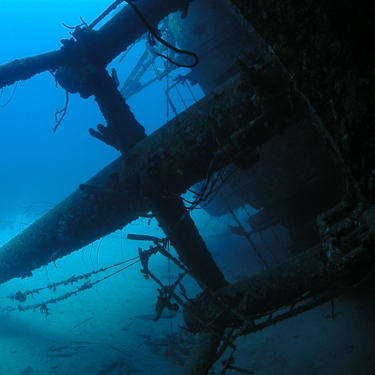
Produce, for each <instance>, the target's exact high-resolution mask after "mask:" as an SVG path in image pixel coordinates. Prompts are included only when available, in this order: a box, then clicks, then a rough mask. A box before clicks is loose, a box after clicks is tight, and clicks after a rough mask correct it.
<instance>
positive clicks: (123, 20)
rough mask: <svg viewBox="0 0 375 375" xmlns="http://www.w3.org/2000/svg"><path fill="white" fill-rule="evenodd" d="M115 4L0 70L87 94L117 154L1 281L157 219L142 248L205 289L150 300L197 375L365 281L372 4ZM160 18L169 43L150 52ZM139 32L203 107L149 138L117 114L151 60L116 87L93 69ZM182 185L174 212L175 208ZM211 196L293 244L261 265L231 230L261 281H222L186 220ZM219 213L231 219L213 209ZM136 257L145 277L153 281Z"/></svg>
mask: <svg viewBox="0 0 375 375" xmlns="http://www.w3.org/2000/svg"><path fill="white" fill-rule="evenodd" d="M125 2H126V3H127V4H128V6H125V7H123V9H121V11H119V12H118V13H116V15H114V16H113V17H112V18H111V19H110V20H109V21H107V22H106V23H105V24H104V25H103V26H101V27H100V28H97V29H96V28H95V26H96V24H97V22H99V20H101V19H102V18H103V17H104V16H106V15H108V14H109V13H110V12H111V11H112V10H114V9H116V7H117V6H119V5H120V4H121V3H123V1H115V2H114V3H113V4H112V5H111V6H110V7H109V8H108V10H107V11H105V12H104V13H103V14H102V15H101V16H99V17H98V20H95V21H93V22H92V23H91V24H84V25H80V26H77V27H75V29H74V30H73V31H72V37H71V38H70V39H63V40H62V41H61V42H62V46H61V48H60V49H59V50H56V51H52V52H46V53H44V54H41V55H37V56H32V57H27V58H24V59H21V60H14V61H11V62H9V63H8V64H5V65H3V66H0V87H5V86H9V85H12V84H14V83H15V82H17V81H19V80H28V79H32V78H33V76H34V75H36V74H38V73H40V72H43V71H50V72H52V73H53V75H54V76H55V79H56V81H57V82H58V84H59V85H61V87H62V88H64V89H65V90H66V93H67V98H68V95H70V94H72V93H78V94H79V95H80V96H81V97H82V98H88V97H91V96H94V98H95V100H96V102H97V104H98V106H99V108H100V110H101V112H102V114H103V116H104V118H105V120H106V124H98V125H97V124H92V129H90V134H91V135H92V136H94V137H95V138H98V139H99V140H100V141H103V142H105V143H106V144H107V145H108V147H115V148H116V149H117V150H119V151H120V152H121V155H122V156H121V157H120V158H118V159H117V160H116V161H114V162H113V163H111V164H110V165H108V166H107V167H106V168H105V169H103V170H102V171H100V172H99V173H98V174H97V175H95V176H93V177H92V179H90V180H89V181H82V184H81V185H80V186H79V187H78V188H77V190H76V191H75V192H73V193H72V194H71V195H70V196H68V197H67V198H66V199H65V200H63V201H62V202H61V203H59V204H58V205H57V206H56V207H54V208H53V209H51V210H50V211H49V212H47V213H46V214H45V215H44V216H43V217H41V218H40V219H39V220H37V221H36V222H35V223H33V224H32V225H30V226H29V227H27V228H26V229H24V230H23V231H22V232H21V233H20V234H19V235H17V236H16V237H14V238H13V239H12V240H10V241H9V242H8V243H6V244H5V245H3V246H2V247H1V248H0V282H1V283H5V282H7V281H9V280H11V279H13V278H16V277H22V278H23V277H27V276H30V275H31V274H32V271H33V270H34V269H36V268H39V267H41V266H44V265H46V264H48V263H50V262H53V261H55V260H56V259H58V258H61V257H63V256H65V255H67V254H69V253H71V252H73V251H76V250H79V249H80V248H82V247H83V246H86V245H87V244H90V243H92V242H93V241H95V240H97V239H99V238H101V237H103V236H106V235H108V234H110V233H112V232H114V231H116V230H117V229H121V228H124V227H125V226H126V225H128V224H130V223H131V222H132V221H134V220H136V219H138V218H139V217H153V218H156V220H157V222H158V225H159V226H160V227H161V229H162V230H163V232H164V234H165V237H166V238H165V239H158V238H149V239H150V240H151V241H153V242H154V243H155V249H156V250H155V251H160V252H161V253H162V254H164V255H166V256H168V254H167V253H166V252H165V243H166V242H169V243H170V244H171V246H173V247H174V249H175V251H176V253H177V255H178V259H175V258H173V259H172V260H173V261H175V262H176V263H177V264H178V265H179V266H180V267H181V269H182V270H183V271H181V272H184V273H188V274H189V275H191V276H192V277H193V278H194V279H195V280H196V281H197V283H198V284H199V286H200V287H201V289H202V293H200V294H199V295H198V296H197V297H196V298H195V299H194V300H189V299H182V298H181V297H179V296H178V295H177V294H176V293H175V289H174V288H176V287H177V285H178V282H176V284H175V285H174V288H169V289H163V287H162V291H161V292H160V296H159V299H158V301H159V302H160V303H161V306H159V308H160V311H158V312H160V314H161V312H162V310H163V309H168V310H171V311H173V310H174V309H177V308H183V310H184V319H185V324H186V327H187V329H189V330H190V331H193V332H194V333H199V339H198V340H197V342H196V344H195V346H194V349H193V350H192V352H191V353H190V356H189V357H188V359H187V361H186V363H185V365H184V367H183V370H182V374H185V375H188V374H191V375H206V374H208V373H209V371H210V368H211V366H212V364H213V362H214V361H216V360H217V359H218V358H219V357H220V353H222V352H223V351H224V349H225V348H231V349H233V352H234V351H235V349H236V347H235V339H236V338H237V337H239V336H241V335H247V334H250V333H251V332H255V331H257V330H259V329H262V328H264V327H265V326H267V325H273V324H276V323H277V322H278V321H280V320H282V319H286V318H288V317H291V316H294V315H296V314H301V313H303V312H304V311H307V310H309V309H313V308H314V307H315V306H317V305H319V304H322V303H325V302H327V301H332V300H333V299H334V297H335V295H336V293H338V292H339V291H340V288H341V287H342V286H345V287H347V286H349V285H350V286H355V285H357V284H360V283H362V282H371V280H372V278H371V277H372V271H373V269H374V268H375V256H374V245H375V236H374V234H375V221H374V215H375V205H374V204H375V193H374V191H375V190H374V186H375V165H374V145H375V118H374V108H375V103H374V101H375V85H374V74H375V66H374V65H375V63H374V62H375V56H374V53H375V52H374V48H373V46H374V40H375V38H374V33H375V30H374V27H373V24H372V21H373V15H374V12H375V9H374V6H373V4H372V3H371V2H369V1H360V2H355V1H346V2H344V3H343V2H338V1H331V2H326V1H304V2H298V1H291V0H283V1H272V0H263V1H259V0H252V1H241V0H222V1H210V0H195V1H192V0H138V1H134V2H133V1H130V0H129V1H125ZM166 17H168V27H167V28H166V27H165V24H164V27H165V30H164V31H163V33H164V34H165V33H170V38H169V39H170V40H173V43H174V44H173V45H171V43H172V42H171V43H165V44H163V43H160V39H161V40H163V39H162V36H163V33H162V32H160V33H159V32H158V26H157V25H159V27H160V25H161V23H162V22H163V20H165V19H166ZM213 30H214V31H213ZM146 33H148V34H149V36H148V40H149V44H150V45H154V44H157V43H159V44H158V46H159V47H158V48H159V50H157V51H156V52H157V53H156V55H155V54H154V55H153V56H154V58H157V56H160V55H163V54H164V55H166V54H167V52H166V51H167V50H168V49H169V48H170V47H172V50H171V51H172V53H171V54H169V55H168V56H169V60H170V61H171V62H172V63H177V66H185V67H190V69H191V71H190V73H188V74H187V75H186V76H184V77H180V81H179V82H180V83H181V82H185V81H187V82H190V84H195V83H199V84H200V86H201V88H202V90H203V91H204V92H205V94H206V96H205V97H204V98H203V99H201V100H199V101H198V102H197V103H195V104H193V105H192V106H190V107H189V108H187V109H186V110H184V111H183V112H182V113H180V114H177V113H176V114H177V115H176V116H175V117H174V118H173V119H172V120H170V121H169V122H168V123H167V124H165V125H164V126H162V127H161V128H160V129H158V130H157V131H155V132H154V133H153V134H151V135H149V136H146V134H145V130H144V128H143V126H142V124H140V123H139V122H138V121H137V119H136V118H135V117H134V115H133V114H132V113H131V111H130V109H129V106H128V105H127V104H126V101H125V99H127V98H129V97H130V96H132V95H136V94H137V92H139V91H140V90H142V84H141V83H140V81H139V74H140V72H141V70H142V69H143V68H144V64H146V62H145V61H146V60H147V59H148V56H149V52H147V51H146V52H145V56H144V59H143V61H142V62H140V64H139V66H138V67H137V70H134V72H133V74H132V75H131V76H129V79H128V80H127V81H126V82H119V81H118V79H117V77H116V72H108V71H107V69H106V68H107V66H108V64H109V63H110V62H111V61H112V60H113V59H114V58H116V57H118V56H119V55H121V54H123V53H126V51H127V49H128V48H129V47H130V46H131V45H132V44H133V43H134V42H135V41H136V40H138V39H140V38H142V36H143V35H145V34H146ZM176 45H178V48H177V47H175V46H176ZM98 51H100V53H98ZM125 58H126V57H125ZM147 61H148V62H147V63H148V64H149V65H148V66H147V67H149V66H152V60H147ZM175 66H176V65H173V64H170V65H169V67H170V69H171V70H172V69H175ZM159 73H160V72H159ZM159 73H158V72H156V74H159ZM168 73H169V71H165V72H163V74H164V76H165V75H166V74H168ZM160 74H161V73H160ZM159 78H163V77H158V79H159ZM150 84H152V82H150ZM176 84H177V83H176ZM170 105H171V108H172V110H173V103H170ZM57 126H59V123H57V124H56V127H57ZM88 136H89V135H88ZM194 186H195V188H194V189H195V193H196V198H195V200H194V202H192V203H191V205H186V204H185V202H184V200H183V199H182V197H181V196H182V195H183V194H184V193H185V192H186V191H187V190H189V189H192V188H193V187H194ZM223 191H231V192H235V194H236V195H237V196H239V197H241V199H242V201H243V202H246V204H248V205H250V206H251V207H253V208H254V209H255V210H257V213H256V214H254V215H252V216H250V217H249V224H250V226H251V228H252V231H253V232H257V231H258V232H262V231H263V230H266V229H267V228H273V227H274V226H275V225H278V224H281V225H282V226H283V227H284V228H285V230H286V231H287V232H288V233H289V236H290V238H291V240H292V242H293V245H292V247H291V248H290V249H289V254H288V257H286V259H285V260H283V261H281V262H278V263H277V264H276V265H271V264H270V262H269V261H267V260H266V259H265V257H264V256H263V254H262V252H261V251H259V249H257V248H256V246H254V244H253V243H252V240H251V236H250V233H249V232H247V231H246V230H245V229H244V228H243V227H242V226H241V223H240V222H239V223H238V227H235V228H232V230H233V233H236V234H240V235H243V236H245V237H246V238H247V239H248V242H249V248H251V249H252V251H255V252H256V253H257V256H258V257H259V262H260V263H261V264H262V265H263V266H264V271H263V272H260V273H259V274H256V275H255V276H252V277H250V278H247V279H245V280H242V281H239V282H237V283H231V284H229V282H228V281H227V280H226V278H225V277H224V275H223V273H222V272H221V271H220V269H219V267H218V266H217V265H216V263H215V261H214V259H213V257H212V255H211V254H210V252H209V251H208V249H207V246H206V244H205V242H204V240H203V239H202V237H201V236H200V234H199V231H198V229H197V227H196V225H195V223H194V221H193V220H192V218H191V216H190V212H191V210H192V209H194V207H197V206H198V205H204V204H205V202H208V201H210V200H211V199H213V198H214V197H215V198H218V197H219V196H220V195H219V194H218V193H219V192H223ZM221 197H224V194H223V195H221ZM221 204H222V205H225V204H227V209H228V210H229V211H230V212H232V213H233V214H234V212H233V209H232V208H231V205H230V203H228V201H226V200H225V198H222V199H221ZM207 209H209V205H207ZM270 251H272V249H270ZM146 255H147V254H142V253H140V256H141V262H142V266H143V272H144V273H145V274H146V275H149V276H151V277H153V275H152V274H151V273H150V271H149V270H148V268H147V256H146ZM142 256H143V261H142ZM325 291H328V293H325ZM182 294H183V290H182ZM18 298H20V299H22V296H18ZM297 302H298V303H299V305H298V306H297V307H295V305H296V303H297ZM176 304H177V306H176ZM178 305H180V306H178ZM285 306H288V307H289V309H288V311H287V312H285V313H284V314H281V315H278V316H274V317H273V316H272V313H273V312H274V311H277V310H278V309H279V308H280V307H285ZM45 308H46V309H47V310H44V306H42V307H41V310H43V311H44V312H47V311H48V307H47V306H45ZM265 316H269V319H268V320H267V321H266V322H262V323H257V319H259V318H260V317H265ZM159 317H160V316H159ZM232 357H233V356H232ZM232 357H231V358H229V359H227V361H226V362H225V363H224V365H223V366H224V370H223V371H224V372H225V370H226V369H230V368H231V367H232V368H233V366H235V365H233V363H232V362H231V360H232ZM244 371H245V370H244ZM224 372H223V373H224ZM245 373H251V372H249V371H248V372H245Z"/></svg>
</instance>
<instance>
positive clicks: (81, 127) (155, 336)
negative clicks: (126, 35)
mask: <svg viewBox="0 0 375 375" xmlns="http://www.w3.org/2000/svg"><path fill="white" fill-rule="evenodd" d="M109 4H110V1H108V0H76V1H69V0H60V1H56V0H44V1H42V0H1V2H0V46H1V53H0V65H1V64H6V63H8V62H10V61H12V60H14V59H21V58H25V57H28V56H33V55H36V54H40V53H45V52H49V51H53V50H57V49H59V48H60V46H61V44H60V39H62V38H69V37H70V35H69V30H68V29H67V28H65V27H64V26H63V25H62V23H65V24H66V25H69V26H75V25H78V24H80V23H81V21H80V17H82V18H83V19H84V20H85V21H86V22H87V23H90V22H91V21H93V20H94V19H95V18H96V17H97V16H98V15H99V14H100V13H101V12H102V11H103V10H104V9H105V8H106V7H107V6H108V5H109ZM107 19H108V18H107ZM107 19H105V20H104V22H105V21H106V20H107ZM100 25H101V24H99V25H98V26H97V27H100ZM142 52H143V45H142V44H140V45H138V46H136V47H134V48H133V49H132V51H131V53H129V55H128V56H127V58H126V59H125V60H124V61H123V62H122V63H119V62H118V59H115V60H114V61H113V62H112V63H111V64H110V65H109V66H108V70H110V69H111V68H112V67H115V68H116V69H117V72H118V76H119V79H120V83H122V82H124V80H125V79H126V77H127V75H128V74H129V73H130V71H131V70H132V68H133V66H134V64H135V63H136V62H137V61H138V58H139V57H140V54H141V53H142ZM158 64H159V66H160V67H162V64H161V62H160V61H159V62H158ZM188 71H189V70H188V69H180V70H177V71H174V72H173V75H172V77H173V76H177V75H178V74H186V73H187V72H188ZM148 74H152V72H149V73H148ZM165 89H166V82H165V81H162V82H160V83H156V84H153V85H151V86H150V87H148V88H147V89H145V90H144V91H142V92H141V93H139V94H137V95H135V96H133V97H132V98H130V100H129V101H128V104H129V105H130V107H131V110H132V111H133V113H134V114H135V117H136V118H137V120H138V121H139V122H140V123H141V125H143V126H144V127H145V129H146V133H147V134H151V133H152V132H153V131H155V130H156V129H158V128H159V127H160V126H162V125H163V124H165V123H166V121H167V119H171V118H172V117H173V113H172V111H171V110H170V109H169V115H168V118H167V103H166V98H165V95H164V90H165ZM181 89H183V88H181ZM193 90H194V94H195V97H196V98H198V99H200V98H202V97H203V93H202V92H201V91H200V89H199V87H198V86H194V88H193ZM181 92H182V95H183V98H184V99H185V101H186V103H187V104H192V103H193V101H192V100H191V99H192V98H191V96H190V94H189V93H188V92H184V91H181ZM171 95H173V101H174V104H175V105H176V107H177V109H178V111H179V112H181V111H182V110H183V109H184V105H183V103H182V102H181V100H180V99H179V97H178V96H177V94H176V93H172V94H171ZM9 99H10V100H9ZM8 101H9V102H8ZM64 105H65V91H64V90H63V89H62V88H60V87H59V88H56V85H55V80H54V78H53V76H52V75H51V74H50V73H48V72H45V73H41V74H39V75H37V76H34V77H33V78H31V79H29V80H27V81H21V82H19V83H18V84H17V85H13V86H11V87H6V88H4V90H3V94H2V97H1V98H0V131H1V132H0V245H1V244H3V243H4V242H6V241H7V240H9V239H10V238H12V237H13V236H15V235H17V234H18V233H19V232H20V231H21V230H22V229H24V228H25V227H26V226H27V225H29V224H31V223H32V222H33V221H34V220H36V219H38V218H40V216H41V215H42V214H43V212H45V211H48V210H50V209H51V208H52V207H53V206H54V205H55V204H58V203H59V202H60V201H61V200H62V199H64V198H65V197H66V196H68V195H69V194H70V193H72V192H73V191H74V190H76V189H77V187H78V185H79V184H81V183H84V182H86V181H87V180H88V179H89V178H91V177H92V176H93V175H95V174H96V173H97V172H99V171H100V170H101V169H102V168H103V167H105V166H106V165H108V164H109V163H110V162H111V161H113V160H114V159H116V158H117V157H119V156H120V154H119V152H118V151H116V150H114V149H113V148H111V147H110V146H108V145H106V144H104V143H102V142H100V141H98V140H96V139H94V138H92V137H91V136H90V135H89V133H88V129H89V128H90V127H92V128H95V127H96V125H97V124H98V123H103V124H105V121H104V119H103V116H102V115H101V113H100V111H99V109H98V107H97V105H96V103H95V101H94V100H93V98H89V99H87V100H84V99H82V98H80V97H79V95H78V94H74V95H70V99H69V106H68V111H67V114H66V116H65V118H64V120H63V121H62V123H61V124H60V126H59V127H58V129H57V131H56V132H55V133H54V132H53V131H52V127H53V126H55V112H56V110H57V109H58V110H60V109H62V108H63V107H64ZM250 210H251V208H249V207H247V211H250ZM236 215H237V217H238V218H239V220H240V221H241V222H243V223H245V222H246V220H247V213H246V212H245V211H244V210H241V209H239V210H237V211H236ZM192 216H193V218H194V220H195V221H196V223H197V226H198V227H199V229H200V233H201V235H202V237H203V238H204V240H205V241H206V243H207V246H208V248H209V249H210V251H211V253H212V254H213V257H214V259H215V261H216V262H217V264H218V265H219V267H220V268H221V269H222V270H223V272H224V274H225V276H226V278H227V279H228V280H229V281H230V282H235V281H237V280H239V279H241V278H244V277H246V276H248V275H253V274H256V273H258V272H260V271H262V270H263V269H264V267H263V266H262V264H260V263H259V261H258V259H257V257H256V256H255V254H254V253H253V252H251V251H249V244H248V243H247V241H246V239H245V238H244V237H240V236H235V235H233V234H231V232H230V231H229V229H228V226H229V225H232V226H236V225H237V224H236V222H234V221H233V219H232V218H231V216H230V215H226V216H222V217H220V218H212V217H210V216H209V215H208V214H206V213H205V212H203V211H195V212H193V213H192ZM275 232H276V233H277V235H278V237H275V233H272V232H271V231H268V232H267V233H263V238H262V237H260V236H259V234H254V235H253V236H252V240H253V242H254V243H255V244H256V246H257V247H258V248H260V249H261V250H262V252H263V254H264V256H265V257H267V260H268V261H270V262H272V261H273V259H272V257H271V255H270V254H269V251H268V249H267V246H270V247H272V249H276V251H277V253H278V255H280V256H281V255H282V254H284V255H283V256H285V252H284V250H283V249H282V248H281V247H280V241H281V242H283V245H284V246H285V247H287V246H288V245H289V244H290V242H289V239H288V237H287V235H286V234H285V230H283V228H281V226H278V227H276V228H275ZM128 233H133V234H146V235H152V236H157V237H160V238H163V237H164V234H163V233H162V231H161V230H160V229H159V228H158V226H157V225H156V223H155V221H152V222H151V223H148V221H147V220H137V221H135V222H134V223H132V224H131V225H129V226H128V227H126V228H125V229H123V230H122V231H117V232H116V233H113V234H111V235H109V236H107V237H105V238H104V239H101V240H99V241H96V242H95V243H93V244H90V245H88V246H86V247H85V248H83V249H80V250H79V251H76V252H74V253H72V254H70V255H69V256H66V257H64V258H62V259H58V260H56V262H53V263H51V264H49V265H48V266H46V267H43V268H41V269H39V270H35V271H34V272H33V277H31V278H26V279H23V280H20V279H14V280H11V281H10V282H8V283H6V284H3V285H0V375H3V374H9V375H19V374H24V375H27V374H32V375H36V374H37V375H39V374H40V375H45V374H51V375H63V374H70V375H93V374H109V375H114V374H116V375H121V374H130V373H133V372H134V373H137V374H168V375H172V374H173V375H175V374H178V373H179V372H180V371H181V366H180V365H181V364H180V363H178V358H176V356H174V357H173V355H170V351H171V349H173V348H174V347H175V346H174V345H173V344H171V343H172V339H171V337H172V336H173V335H181V333H179V332H180V328H179V327H178V326H179V325H180V326H181V325H183V319H182V314H181V313H180V312H178V313H176V314H175V315H173V316H172V317H166V318H165V319H161V320H160V321H158V322H157V323H154V322H153V321H152V320H151V319H152V317H153V316H155V303H156V299H157V295H158V292H157V288H158V286H157V285H156V284H155V283H154V282H153V281H152V280H145V278H144V277H143V275H142V274H141V273H140V269H141V267H140V265H139V263H136V264H135V265H132V266H131V267H129V268H127V269H125V270H123V271H122V272H119V273H117V274H114V273H115V272H116V271H118V270H119V269H121V268H123V267H126V266H127V265H129V264H131V263H132V262H130V263H123V264H122V265H120V266H117V267H114V268H110V267H112V266H113V265H114V264H117V263H122V262H125V261H126V260H128V259H131V258H134V257H137V255H138V247H141V248H142V249H144V250H147V249H148V247H149V246H150V243H147V242H143V241H129V240H127V239H126V235H127V234H128ZM266 243H267V244H266ZM266 245H267V246H266ZM171 251H172V253H173V249H172V250H171ZM150 269H151V270H152V271H154V272H155V274H156V275H158V276H159V278H160V280H161V281H162V282H164V283H165V284H168V282H169V280H171V282H173V281H174V280H175V279H176V276H177V275H178V272H179V270H178V269H177V268H176V267H174V266H173V265H172V266H171V267H170V265H169V263H168V262H167V261H166V259H165V258H163V257H161V256H160V255H158V256H154V257H152V258H151V260H150ZM98 270H102V271H100V272H98V273H94V274H92V272H97V271H98ZM79 275H86V276H87V277H88V278H87V279H84V280H83V281H81V282H77V283H67V284H66V285H58V286H56V288H55V289H54V288H53V287H51V288H48V287H47V286H48V285H51V284H53V283H59V282H61V281H63V280H66V279H69V278H71V277H74V276H79ZM107 277H108V278H107ZM86 280H89V281H90V282H92V283H96V284H95V285H94V286H93V287H92V288H90V289H88V290H85V291H84V292H79V293H77V294H76V295H74V294H73V295H72V296H70V297H69V298H66V299H64V300H62V301H59V302H57V303H56V304H49V305H47V307H48V311H40V308H37V309H36V310H35V311H33V309H30V310H27V311H24V312H22V311H18V305H20V303H19V302H17V301H14V300H13V301H12V300H11V298H8V297H9V296H10V295H14V294H16V293H17V292H18V291H21V292H23V293H24V292H25V291H28V290H29V291H30V290H33V289H38V292H34V293H33V295H29V296H28V297H27V300H26V301H25V302H24V305H23V306H25V305H33V304H38V303H39V304H40V303H44V302H46V301H49V300H51V299H52V298H58V297H59V296H63V295H64V294H65V293H72V292H75V291H77V288H78V287H79V286H81V285H82V284H83V283H84V282H85V281H86ZM182 284H183V285H184V287H185V289H186V290H187V293H188V296H189V297H190V298H193V297H194V296H195V295H196V293H198V292H199V291H200V290H199V288H198V286H197V285H196V283H195V282H194V280H192V279H191V278H189V277H186V278H185V279H184V280H183V282H182ZM353 305H355V306H359V309H357V310H356V309H355V308H353ZM370 307H371V306H370ZM370 307H369V305H368V303H367V301H366V300H365V299H361V297H360V296H359V297H357V296H344V298H342V299H341V300H340V299H339V300H338V302H337V308H336V309H337V317H336V320H335V321H333V320H332V319H328V318H329V317H330V315H329V314H330V312H331V306H330V305H329V304H326V305H323V306H320V307H319V308H317V309H315V310H313V311H310V312H308V313H306V314H305V315H302V316H299V317H297V318H295V319H293V320H288V321H285V322H283V323H280V324H279V325H277V327H276V328H274V329H273V328H270V329H268V330H264V331H262V332H258V333H257V334H255V335H250V336H249V337H246V338H243V339H240V340H238V347H239V350H238V352H237V353H238V357H237V353H236V364H238V365H240V366H242V367H243V368H246V369H253V370H256V374H295V375H297V374H302V373H304V374H311V375H313V374H334V373H342V374H344V373H345V371H346V370H347V369H350V370H348V371H351V369H354V370H353V371H355V368H356V369H358V371H355V372H346V373H353V374H354V373H365V372H364V370H363V371H362V370H361V367H360V366H361V364H366V360H367V361H370V358H371V355H373V346H370V345H366V340H364V338H365V337H366V336H367V332H368V331H370V330H371V329H372V330H373V329H374V324H373V323H371V316H370V315H371V313H372V311H373V309H372V310H371V309H370ZM8 308H9V311H6V310H7V309H8ZM4 310H5V311H4ZM46 312H48V314H46ZM368 321H370V323H371V324H368ZM362 322H363V324H362ZM348 327H349V328H348ZM173 337H178V338H179V340H180V343H181V342H182V340H183V339H185V338H186V337H185V336H182V337H181V336H173ZM156 340H164V341H162V342H160V341H159V342H158V344H157V341H156ZM189 340H190V341H189V343H186V344H184V345H185V346H186V348H187V349H191V346H192V344H191V342H192V341H191V340H193V338H191V337H189ZM168 343H169V346H168ZM236 344H237V341H236ZM178 356H180V357H181V358H183V357H185V355H183V354H181V353H179V354H178V355H177V357H178ZM226 358H227V357H226ZM226 358H224V357H223V358H222V359H226ZM353 358H354V359H356V361H355V360H354V359H353ZM111 366H112V368H111ZM365 367H366V366H364V368H365ZM221 370H222V366H221V364H220V363H219V362H218V363H217V364H216V365H215V371H216V373H217V374H218V373H219V371H221ZM233 373H234V372H233V371H232V372H228V374H229V375H231V374H233Z"/></svg>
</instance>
